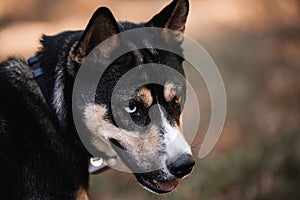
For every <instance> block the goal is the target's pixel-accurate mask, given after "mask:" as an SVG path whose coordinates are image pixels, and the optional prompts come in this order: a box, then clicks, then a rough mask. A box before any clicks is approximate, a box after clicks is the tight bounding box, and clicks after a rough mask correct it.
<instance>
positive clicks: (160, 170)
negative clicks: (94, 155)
mask: <svg viewBox="0 0 300 200" xmlns="http://www.w3.org/2000/svg"><path fill="white" fill-rule="evenodd" d="M188 10H189V4H188V1H187V0H174V1H173V2H172V3H171V4H169V5H168V6H166V7H165V8H164V9H163V10H162V11H161V12H160V13H158V14H157V15H155V16H154V17H153V18H152V19H151V20H150V21H148V22H146V23H141V24H133V23H128V22H125V23H118V22H116V20H115V19H114V17H113V15H112V13H111V12H110V11H109V10H108V9H107V8H99V9H98V10H97V11H96V12H95V13H94V15H93V17H92V18H91V20H90V22H89V24H88V26H87V28H86V30H85V31H84V33H83V35H82V37H81V39H80V40H79V41H78V43H77V46H76V47H75V49H74V51H73V53H72V58H73V60H74V61H76V62H79V63H81V62H83V61H84V60H85V58H86V57H87V55H88V54H89V53H90V52H91V51H92V50H93V49H94V48H95V47H96V46H97V45H98V44H100V43H101V42H102V41H104V40H106V39H107V38H110V37H111V36H113V35H116V34H118V33H120V32H123V31H126V30H129V29H134V28H141V27H160V28H163V29H172V30H175V31H178V32H181V33H183V32H184V29H185V22H186V19H187V15H188ZM137 37H141V38H143V40H142V41H143V45H144V46H145V48H143V49H138V50H134V51H132V52H129V53H126V54H124V55H122V56H120V57H118V58H117V59H116V60H114V61H113V62H112V64H110V66H109V67H108V68H107V69H106V70H105V72H104V73H103V75H102V77H101V80H99V83H98V86H97V90H96V95H95V103H94V104H87V105H86V106H85V108H84V121H85V124H86V126H87V128H88V130H89V131H90V133H91V136H92V138H93V139H94V141H93V144H94V146H95V147H96V148H98V149H99V150H101V151H105V150H106V149H105V148H103V145H104V144H107V145H109V147H110V148H111V149H113V151H114V152H116V153H117V155H118V157H119V158H120V159H121V160H122V161H123V162H124V163H125V164H126V165H127V166H128V168H129V169H130V170H131V171H132V172H133V173H134V174H135V176H136V178H137V180H138V181H139V183H140V184H141V185H142V186H143V187H145V188H146V189H148V190H150V191H152V192H156V193H166V192H170V191H172V190H174V189H175V188H176V186H177V184H178V182H179V180H180V179H182V178H184V177H186V176H187V175H188V174H189V173H190V172H191V171H192V169H193V166H194V164H195V162H194V161H193V159H192V153H191V148H190V146H189V144H188V143H187V142H186V140H185V137H184V135H183V129H182V109H183V106H184V103H185V97H186V96H185V95H186V85H185V81H184V79H181V78H178V76H176V75H174V72H173V71H176V72H177V73H179V74H181V75H182V77H184V70H183V67H182V62H183V58H181V57H180V56H178V55H176V54H174V53H171V52H168V51H164V50H160V49H157V48H153V46H157V45H159V44H157V43H164V44H163V45H169V44H172V45H173V47H172V48H178V49H180V45H181V42H182V39H181V38H180V37H173V36H170V35H168V34H167V33H165V32H164V31H162V32H160V33H159V36H158V35H155V34H150V35H147V34H144V35H137ZM171 40H172V42H170V41H171ZM120 43H121V41H119V40H118V38H116V39H115V40H112V42H111V43H110V44H109V45H108V46H106V47H105V48H102V49H99V51H98V52H97V53H98V55H99V59H100V58H103V59H104V58H107V57H109V56H110V55H111V54H112V53H113V52H114V50H115V49H117V48H119V47H120V45H121V44H120ZM126 45H128V46H134V45H136V44H135V42H134V41H126ZM100 60H101V59H100ZM149 63H155V64H156V65H152V67H148V68H143V67H139V66H142V65H146V64H149ZM161 65H167V66H169V67H170V68H172V69H173V71H172V70H166V69H165V68H163V67H161ZM135 68H136V71H135V73H131V74H130V73H129V74H128V72H129V71H130V70H132V69H135ZM145 69H146V70H145ZM125 74H126V75H127V79H126V81H125V82H123V88H125V89H122V90H118V91H117V92H115V93H114V89H115V88H116V85H117V83H118V81H120V79H121V78H122V77H123V76H124V75H125ZM150 76H155V77H156V79H157V80H160V83H161V84H155V83H147V84H144V85H142V86H139V87H138V88H135V89H134V91H130V90H129V89H128V90H127V89H126V88H130V87H131V86H132V85H134V84H135V81H139V80H148V79H149V77H150ZM112 98H114V101H113V103H112Z"/></svg>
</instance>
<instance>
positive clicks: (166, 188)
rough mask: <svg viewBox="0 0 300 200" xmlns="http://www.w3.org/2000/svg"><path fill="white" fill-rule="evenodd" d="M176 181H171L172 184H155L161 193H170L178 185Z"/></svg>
mask: <svg viewBox="0 0 300 200" xmlns="http://www.w3.org/2000/svg"><path fill="white" fill-rule="evenodd" d="M178 182H179V181H178V180H176V181H172V182H157V184H158V186H159V187H160V189H161V190H163V191H166V192H167V191H172V190H174V189H175V188H176V186H177V185H178Z"/></svg>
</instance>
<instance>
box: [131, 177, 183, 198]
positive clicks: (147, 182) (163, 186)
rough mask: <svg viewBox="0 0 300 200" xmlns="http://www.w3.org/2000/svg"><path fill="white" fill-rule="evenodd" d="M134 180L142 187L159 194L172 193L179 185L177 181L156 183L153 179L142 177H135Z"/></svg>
mask: <svg viewBox="0 0 300 200" xmlns="http://www.w3.org/2000/svg"><path fill="white" fill-rule="evenodd" d="M136 178H137V180H138V182H139V183H140V184H141V185H142V186H143V187H145V188H146V189H148V190H150V191H152V192H155V193H159V194H162V193H168V192H172V191H173V190H174V189H175V188H176V186H177V185H178V183H179V180H178V179H175V180H171V181H158V180H155V179H151V178H147V177H145V176H143V175H140V176H137V177H136Z"/></svg>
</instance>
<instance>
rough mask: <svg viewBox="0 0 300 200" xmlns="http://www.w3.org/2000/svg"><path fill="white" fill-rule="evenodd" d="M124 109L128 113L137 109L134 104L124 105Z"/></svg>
mask: <svg viewBox="0 0 300 200" xmlns="http://www.w3.org/2000/svg"><path fill="white" fill-rule="evenodd" d="M124 109H125V111H126V112H128V113H129V114H131V113H134V112H135V111H136V110H137V107H136V106H127V107H124Z"/></svg>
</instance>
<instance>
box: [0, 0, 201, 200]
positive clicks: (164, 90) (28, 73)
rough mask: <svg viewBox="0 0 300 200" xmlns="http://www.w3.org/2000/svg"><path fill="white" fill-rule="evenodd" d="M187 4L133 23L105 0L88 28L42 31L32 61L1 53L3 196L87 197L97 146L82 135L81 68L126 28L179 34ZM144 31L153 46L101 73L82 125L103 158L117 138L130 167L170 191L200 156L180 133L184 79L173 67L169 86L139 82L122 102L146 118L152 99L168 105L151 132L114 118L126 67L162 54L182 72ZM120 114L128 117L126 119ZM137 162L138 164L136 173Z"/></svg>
mask: <svg viewBox="0 0 300 200" xmlns="http://www.w3.org/2000/svg"><path fill="white" fill-rule="evenodd" d="M188 11H189V2H188V0H174V1H172V2H171V3H170V4H169V5H167V6H166V7H165V8H164V9H163V10H162V11H161V12H159V13H158V14H156V15H155V16H154V17H153V18H152V19H150V20H149V21H148V22H146V23H140V24H134V23H130V22H117V21H116V20H115V18H114V17H113V15H112V13H111V11H110V10H109V9H108V8H105V7H101V8H98V9H97V10H96V11H95V13H94V14H93V16H92V17H91V19H90V21H89V23H88V25H87V27H86V29H85V30H83V31H66V32H63V33H60V34H57V35H54V36H45V35H44V36H42V39H41V48H40V50H39V51H38V52H37V53H36V55H35V56H33V57H32V58H30V59H29V60H28V61H26V60H24V59H19V58H8V59H7V60H6V61H4V62H2V63H1V64H0V124H1V125H0V135H1V139H0V177H1V180H0V181H1V187H0V191H1V198H3V199H55V200H57V199H65V200H67V199H88V194H87V191H88V187H89V170H88V169H89V165H90V160H91V158H93V155H92V154H91V153H90V152H89V151H88V150H87V149H86V148H85V146H84V145H83V143H82V141H81V140H80V137H79V136H78V133H77V129H76V127H75V125H74V119H73V114H74V113H73V112H74V111H73V109H72V90H73V86H74V81H75V78H76V75H77V73H78V71H79V70H80V67H81V66H82V65H83V63H84V62H85V59H86V58H87V56H88V55H89V54H90V52H91V51H92V50H93V49H94V48H95V47H96V46H97V45H99V44H100V43H101V42H103V41H104V40H106V39H108V38H110V37H111V36H114V35H117V34H119V33H121V32H124V31H126V30H131V29H135V28H142V27H160V28H163V29H171V30H174V31H178V32H181V33H183V32H184V29H185V23H186V20H187V15H188ZM139 37H145V38H143V39H144V41H145V43H147V48H145V49H142V50H136V51H134V52H130V53H127V54H125V55H123V56H121V57H120V58H118V59H117V60H115V61H114V62H113V63H112V64H111V65H110V66H109V67H108V68H107V70H106V71H105V73H104V75H103V78H102V79H101V80H100V81H99V84H98V86H97V91H96V95H95V103H94V104H87V105H85V106H83V107H82V108H79V109H78V110H79V111H82V112H81V115H82V122H83V124H84V125H85V128H86V130H87V133H86V134H88V135H90V136H91V137H92V138H94V139H95V140H94V141H93V142H94V144H95V145H94V146H95V149H97V148H98V150H99V151H101V152H102V153H103V155H104V157H103V158H104V159H106V158H105V155H107V154H106V152H103V148H102V146H101V145H102V144H105V145H108V146H109V147H111V148H110V151H112V152H115V155H116V156H117V157H118V158H119V159H120V160H122V162H124V163H125V164H126V166H127V167H128V168H129V169H131V170H132V172H133V173H134V175H135V177H136V179H137V181H138V182H139V183H140V184H141V185H142V186H143V187H144V188H146V189H148V190H150V191H152V192H154V193H167V192H171V191H173V190H174V189H175V188H176V186H177V184H178V182H179V180H180V179H183V178H184V177H186V176H187V175H188V174H190V173H191V171H192V169H193V167H194V164H195V162H194V160H193V158H192V153H191V148H190V146H189V144H188V143H187V142H186V141H185V140H184V136H183V135H181V134H182V128H181V125H182V122H181V121H182V114H181V110H182V107H183V105H184V99H185V83H184V82H179V83H178V82H176V83H175V80H174V79H173V78H172V76H170V77H169V78H168V80H167V81H165V84H164V85H157V84H147V85H145V86H143V87H140V88H138V89H137V90H136V92H135V93H134V95H133V97H132V99H130V104H129V105H127V106H126V105H124V106H123V107H121V108H120V110H119V111H120V112H119V114H120V117H121V119H122V118H123V116H122V115H125V114H129V115H130V116H131V119H132V120H133V121H134V122H135V123H136V124H137V125H139V126H141V127H144V126H146V125H148V124H149V123H150V116H149V111H150V109H151V107H153V106H155V105H156V106H157V105H160V106H161V107H163V108H164V110H165V111H164V112H162V111H161V110H160V109H159V110H160V111H161V112H160V113H159V120H157V121H156V122H155V123H154V125H153V126H151V127H149V130H145V132H143V133H139V132H138V134H146V135H147V134H151V137H142V138H139V137H130V136H131V135H132V134H133V131H132V130H130V129H129V128H126V127H123V125H119V124H117V123H116V121H115V119H114V116H113V115H112V105H111V103H110V102H111V96H112V91H113V88H114V86H115V84H116V82H117V81H118V79H120V77H122V75H123V74H125V73H126V72H127V71H128V70H130V69H132V68H134V67H136V66H138V65H141V64H147V63H160V64H165V65H168V66H171V67H172V68H174V69H176V70H177V71H179V72H180V73H181V74H182V75H184V70H183V67H182V63H183V59H182V58H180V57H179V56H177V55H174V54H172V53H169V52H165V51H161V50H159V49H151V42H152V41H153V38H152V39H151V38H149V37H148V36H144V35H140V36H139ZM153 37H154V36H153ZM154 40H155V38H154ZM165 42H166V43H168V41H167V40H165ZM180 44H181V42H180V41H178V42H177V43H176V45H178V48H180ZM115 48H118V45H117V43H116V44H113V43H112V44H111V46H109V47H107V49H102V50H103V51H100V52H99V54H102V53H103V54H105V56H109V54H110V52H112V51H114V49H115ZM101 56H104V55H99V59H100V58H101ZM100 62H101V60H100ZM156 73H157V75H158V76H159V75H160V74H161V73H163V72H161V71H159V70H158V71H157V72H156ZM124 92H125V93H126V91H124ZM120 98H121V97H120ZM158 108H160V107H158ZM124 119H125V118H124ZM121 122H122V123H124V124H126V120H124V121H121ZM98 130H102V133H103V135H100V136H99V135H98V136H97V134H99V131H98ZM104 133H105V134H104ZM134 134H136V131H135V132H134ZM172 134H174V135H179V137H180V138H181V139H182V141H181V146H180V147H178V149H174V147H172V145H171V144H170V141H169V140H170V139H169V138H170V135H172ZM176 148H177V146H176ZM174 154H177V155H174ZM175 156H177V157H176V159H174V158H175ZM172 159H173V160H172ZM170 160H172V162H170ZM157 161H159V163H160V167H159V168H158V169H155V170H153V171H149V170H148V171H147V170H146V168H147V169H149V166H150V168H151V165H152V164H153V163H155V162H157ZM133 168H138V169H141V171H138V172H136V171H134V169H133ZM143 170H144V171H143Z"/></svg>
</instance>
